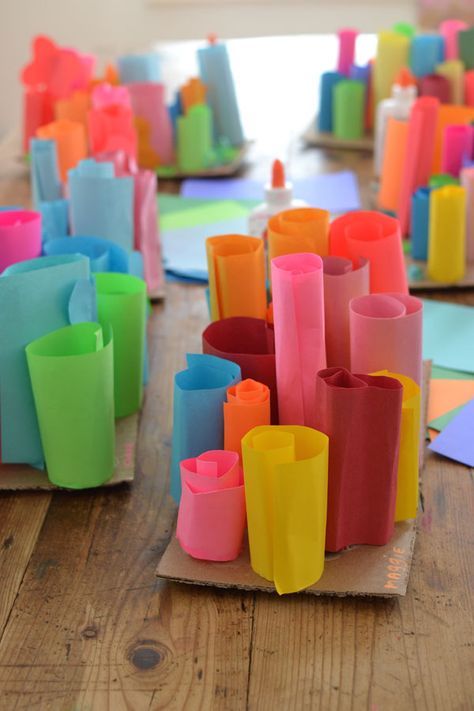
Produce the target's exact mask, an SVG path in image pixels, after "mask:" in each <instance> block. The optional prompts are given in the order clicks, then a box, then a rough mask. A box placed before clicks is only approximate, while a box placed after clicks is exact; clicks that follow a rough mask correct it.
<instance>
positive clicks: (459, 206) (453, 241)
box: [428, 185, 466, 284]
mask: <svg viewBox="0 0 474 711" xmlns="http://www.w3.org/2000/svg"><path fill="white" fill-rule="evenodd" d="M465 270H466V191H465V189H464V188H461V187H460V186H458V185H446V186H445V187H443V188H438V190H433V191H432V192H431V196H430V227H429V238H428V275H429V277H430V279H432V280H433V281H437V282H441V283H444V284H453V283H455V282H457V281H459V280H460V279H462V278H463V276H464V273H465Z"/></svg>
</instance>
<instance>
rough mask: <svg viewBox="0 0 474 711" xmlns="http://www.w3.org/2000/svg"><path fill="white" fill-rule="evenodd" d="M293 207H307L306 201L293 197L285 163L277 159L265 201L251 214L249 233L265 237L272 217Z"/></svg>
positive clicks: (266, 190) (266, 187)
mask: <svg viewBox="0 0 474 711" xmlns="http://www.w3.org/2000/svg"><path fill="white" fill-rule="evenodd" d="M292 207H306V203H305V202H304V200H295V199H294V198H293V186H292V184H291V183H287V182H286V181H285V168H284V166H283V163H282V162H281V160H275V161H273V166H272V182H271V184H267V185H265V202H263V203H262V204H261V205H257V207H256V208H254V209H253V210H252V212H251V213H250V215H249V223H248V229H249V234H250V235H252V236H253V237H263V238H264V239H265V238H266V235H267V223H268V220H269V219H270V217H271V216H272V215H276V214H277V213H278V212H282V211H283V210H289V209H290V208H292Z"/></svg>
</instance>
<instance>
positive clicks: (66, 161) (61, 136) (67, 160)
mask: <svg viewBox="0 0 474 711" xmlns="http://www.w3.org/2000/svg"><path fill="white" fill-rule="evenodd" d="M36 135H37V137H38V138H41V139H49V140H52V141H55V143H56V150H57V156H58V167H59V175H60V177H61V181H62V182H63V183H65V182H67V179H68V171H69V170H71V169H72V168H75V167H76V165H77V164H78V163H79V161H81V160H83V159H84V158H86V156H87V139H86V132H85V131H84V126H83V125H82V124H81V123H78V122H77V121H68V120H67V119H63V120H60V121H52V122H51V123H48V124H46V126H40V127H39V128H38V130H37V131H36Z"/></svg>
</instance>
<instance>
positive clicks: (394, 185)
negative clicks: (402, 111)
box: [377, 116, 408, 212]
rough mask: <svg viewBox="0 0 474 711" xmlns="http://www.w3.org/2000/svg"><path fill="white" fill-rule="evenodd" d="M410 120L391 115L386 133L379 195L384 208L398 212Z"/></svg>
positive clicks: (381, 205)
mask: <svg viewBox="0 0 474 711" xmlns="http://www.w3.org/2000/svg"><path fill="white" fill-rule="evenodd" d="M407 138H408V122H407V121H398V120H397V119H396V118H393V117H392V116H390V117H389V118H388V121H387V131H386V134H385V141H384V149H383V160H382V170H381V173H380V189H379V193H378V196H377V200H378V205H379V207H380V208H381V209H382V210H387V211H390V212H396V211H397V208H398V201H399V198H400V186H401V182H402V175H403V171H404V167H405V160H406V146H407Z"/></svg>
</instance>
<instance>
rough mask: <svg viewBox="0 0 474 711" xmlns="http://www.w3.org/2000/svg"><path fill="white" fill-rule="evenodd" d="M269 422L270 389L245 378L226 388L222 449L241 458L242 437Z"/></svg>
mask: <svg viewBox="0 0 474 711" xmlns="http://www.w3.org/2000/svg"><path fill="white" fill-rule="evenodd" d="M269 424H270V390H269V388H268V387H267V386H266V385H264V384H263V383H258V382H257V381H256V380H252V379H251V378H247V379H246V380H242V381H241V382H240V383H237V385H232V387H230V388H229V389H228V390H227V402H225V403H224V449H226V450H230V451H231V452H237V454H238V455H239V457H240V458H242V437H244V435H246V434H247V432H248V431H249V430H251V429H253V428H254V427H257V426H258V425H269Z"/></svg>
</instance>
